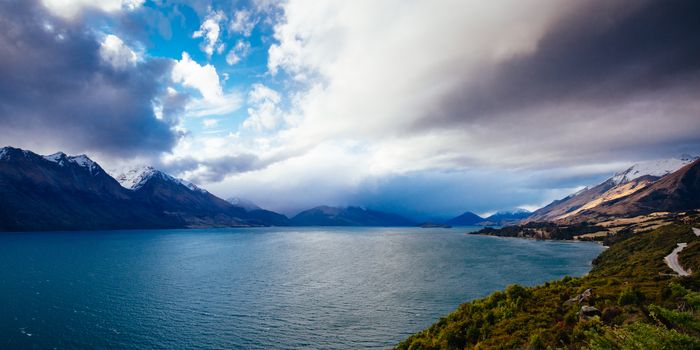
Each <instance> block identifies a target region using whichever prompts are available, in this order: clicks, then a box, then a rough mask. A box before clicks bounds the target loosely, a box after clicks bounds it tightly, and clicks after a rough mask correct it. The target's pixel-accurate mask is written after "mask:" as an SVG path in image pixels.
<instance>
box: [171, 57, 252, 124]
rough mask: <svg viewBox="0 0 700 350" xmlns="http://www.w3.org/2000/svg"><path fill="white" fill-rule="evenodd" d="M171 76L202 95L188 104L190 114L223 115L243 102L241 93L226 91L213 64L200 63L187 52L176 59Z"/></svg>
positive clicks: (197, 115) (176, 81) (199, 115)
mask: <svg viewBox="0 0 700 350" xmlns="http://www.w3.org/2000/svg"><path fill="white" fill-rule="evenodd" d="M171 78H172V80H173V82H175V83H179V84H182V86H184V87H188V88H192V89H195V90H197V91H198V92H199V93H200V94H201V95H202V97H201V98H199V99H195V100H193V101H192V102H190V103H189V104H188V105H187V114H188V115H190V116H196V117H202V116H208V115H222V114H226V113H230V112H233V111H235V110H236V109H238V108H240V106H241V104H242V98H241V96H240V94H239V93H237V92H235V91H233V92H227V93H225V92H224V89H223V88H222V86H221V81H220V79H219V74H218V73H217V72H216V68H215V67H214V66H213V65H211V64H205V65H200V64H199V63H197V62H195V61H194V60H192V58H191V57H190V55H189V54H187V53H186V52H183V53H182V59H180V60H178V61H175V65H174V66H173V70H172V74H171Z"/></svg>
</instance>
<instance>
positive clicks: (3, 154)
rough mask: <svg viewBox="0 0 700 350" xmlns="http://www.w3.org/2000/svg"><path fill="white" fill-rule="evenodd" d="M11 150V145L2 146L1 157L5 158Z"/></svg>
mask: <svg viewBox="0 0 700 350" xmlns="http://www.w3.org/2000/svg"><path fill="white" fill-rule="evenodd" d="M9 152H10V148H9V147H3V148H0V159H5V156H6V155H7V153H9Z"/></svg>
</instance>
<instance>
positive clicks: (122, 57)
mask: <svg viewBox="0 0 700 350" xmlns="http://www.w3.org/2000/svg"><path fill="white" fill-rule="evenodd" d="M100 56H101V57H102V59H103V60H104V61H105V62H107V63H109V64H110V65H112V67H114V68H115V69H124V68H128V67H133V66H134V65H135V64H136V61H137V59H138V56H136V53H135V52H134V51H133V50H132V49H131V48H130V47H128V46H127V45H126V44H124V42H123V41H122V39H120V38H119V37H118V36H116V35H113V34H108V35H106V36H105V38H104V40H103V41H102V43H101V44H100Z"/></svg>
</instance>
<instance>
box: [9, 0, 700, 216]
mask: <svg viewBox="0 0 700 350" xmlns="http://www.w3.org/2000/svg"><path fill="white" fill-rule="evenodd" d="M699 93H700V2H697V1H693V0H657V1H651V0H620V1H607V0H581V1H561V0H502V1H496V2H487V1H476V0H455V1H451V0H431V1H420V0H415V1H414V0H409V1H405V0H403V1H398V0H397V1H393V0H378V1H377V0H375V1H369V0H367V1H365V0H357V1H331V0H328V1H306V0H288V1H271V0H250V1H235V0H221V1H217V0H201V1H197V0H185V1H168V0H99V1H98V0H0V145H10V146H15V147H21V148H25V149H30V150H33V151H35V152H38V153H41V154H50V153H53V152H56V151H64V152H66V153H69V154H81V153H85V154H87V155H89V156H90V157H91V158H93V159H94V160H96V161H98V162H99V163H100V164H101V165H102V166H103V167H104V168H106V169H117V170H118V169H125V168H128V167H131V166H135V165H145V164H148V165H153V166H156V167H157V168H160V169H162V170H164V171H166V172H168V173H170V174H172V175H175V176H178V177H181V178H185V179H187V180H190V181H192V182H194V183H196V184H198V185H200V186H201V187H203V188H206V189H208V190H209V191H210V192H212V193H214V194H216V195H218V196H220V197H222V198H228V197H241V198H246V199H249V200H252V201H254V202H256V203H257V204H258V205H260V206H262V207H265V208H268V209H272V210H276V211H280V212H283V213H286V214H294V213H296V212H298V211H300V210H302V209H306V208H309V207H313V206H317V205H322V204H323V205H337V206H346V205H358V206H365V207H369V208H372V209H377V210H386V211H393V212H397V213H401V214H405V215H410V216H414V217H423V218H432V217H435V218H439V217H449V216H453V215H456V214H459V213H462V212H464V211H467V210H469V211H474V212H476V213H491V212H494V211H497V210H504V209H512V208H526V209H530V210H534V209H536V208H538V207H540V206H543V205H545V204H547V203H549V202H550V201H552V200H554V199H557V198H561V197H564V196H566V195H567V194H569V193H572V192H574V191H576V190H578V189H580V188H582V187H583V186H587V185H594V184H596V183H598V182H600V181H602V180H604V179H606V178H608V177H610V176H611V175H612V174H613V173H614V172H616V171H620V170H624V169H625V168H626V167H628V166H630V165H631V164H633V163H634V162H638V161H644V160H653V159H662V158H670V157H676V156H680V155H681V154H694V155H698V154H700V98H698V97H700V95H699ZM115 171H116V170H115Z"/></svg>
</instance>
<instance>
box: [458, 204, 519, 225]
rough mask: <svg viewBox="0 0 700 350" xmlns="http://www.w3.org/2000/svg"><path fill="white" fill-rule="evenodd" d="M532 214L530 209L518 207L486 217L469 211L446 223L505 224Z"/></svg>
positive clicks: (514, 222)
mask: <svg viewBox="0 0 700 350" xmlns="http://www.w3.org/2000/svg"><path fill="white" fill-rule="evenodd" d="M531 214H532V213H531V212H530V211H528V210H525V209H520V208H518V209H514V210H504V211H498V212H496V213H495V214H492V215H489V216H487V217H485V218H484V217H481V216H479V215H477V214H474V213H472V212H470V211H467V212H464V213H462V214H461V215H458V216H456V217H454V218H452V219H450V220H447V221H445V224H447V225H450V226H505V225H511V224H516V223H518V222H520V221H521V220H523V219H526V218H528V217H529V216H530V215H531Z"/></svg>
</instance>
